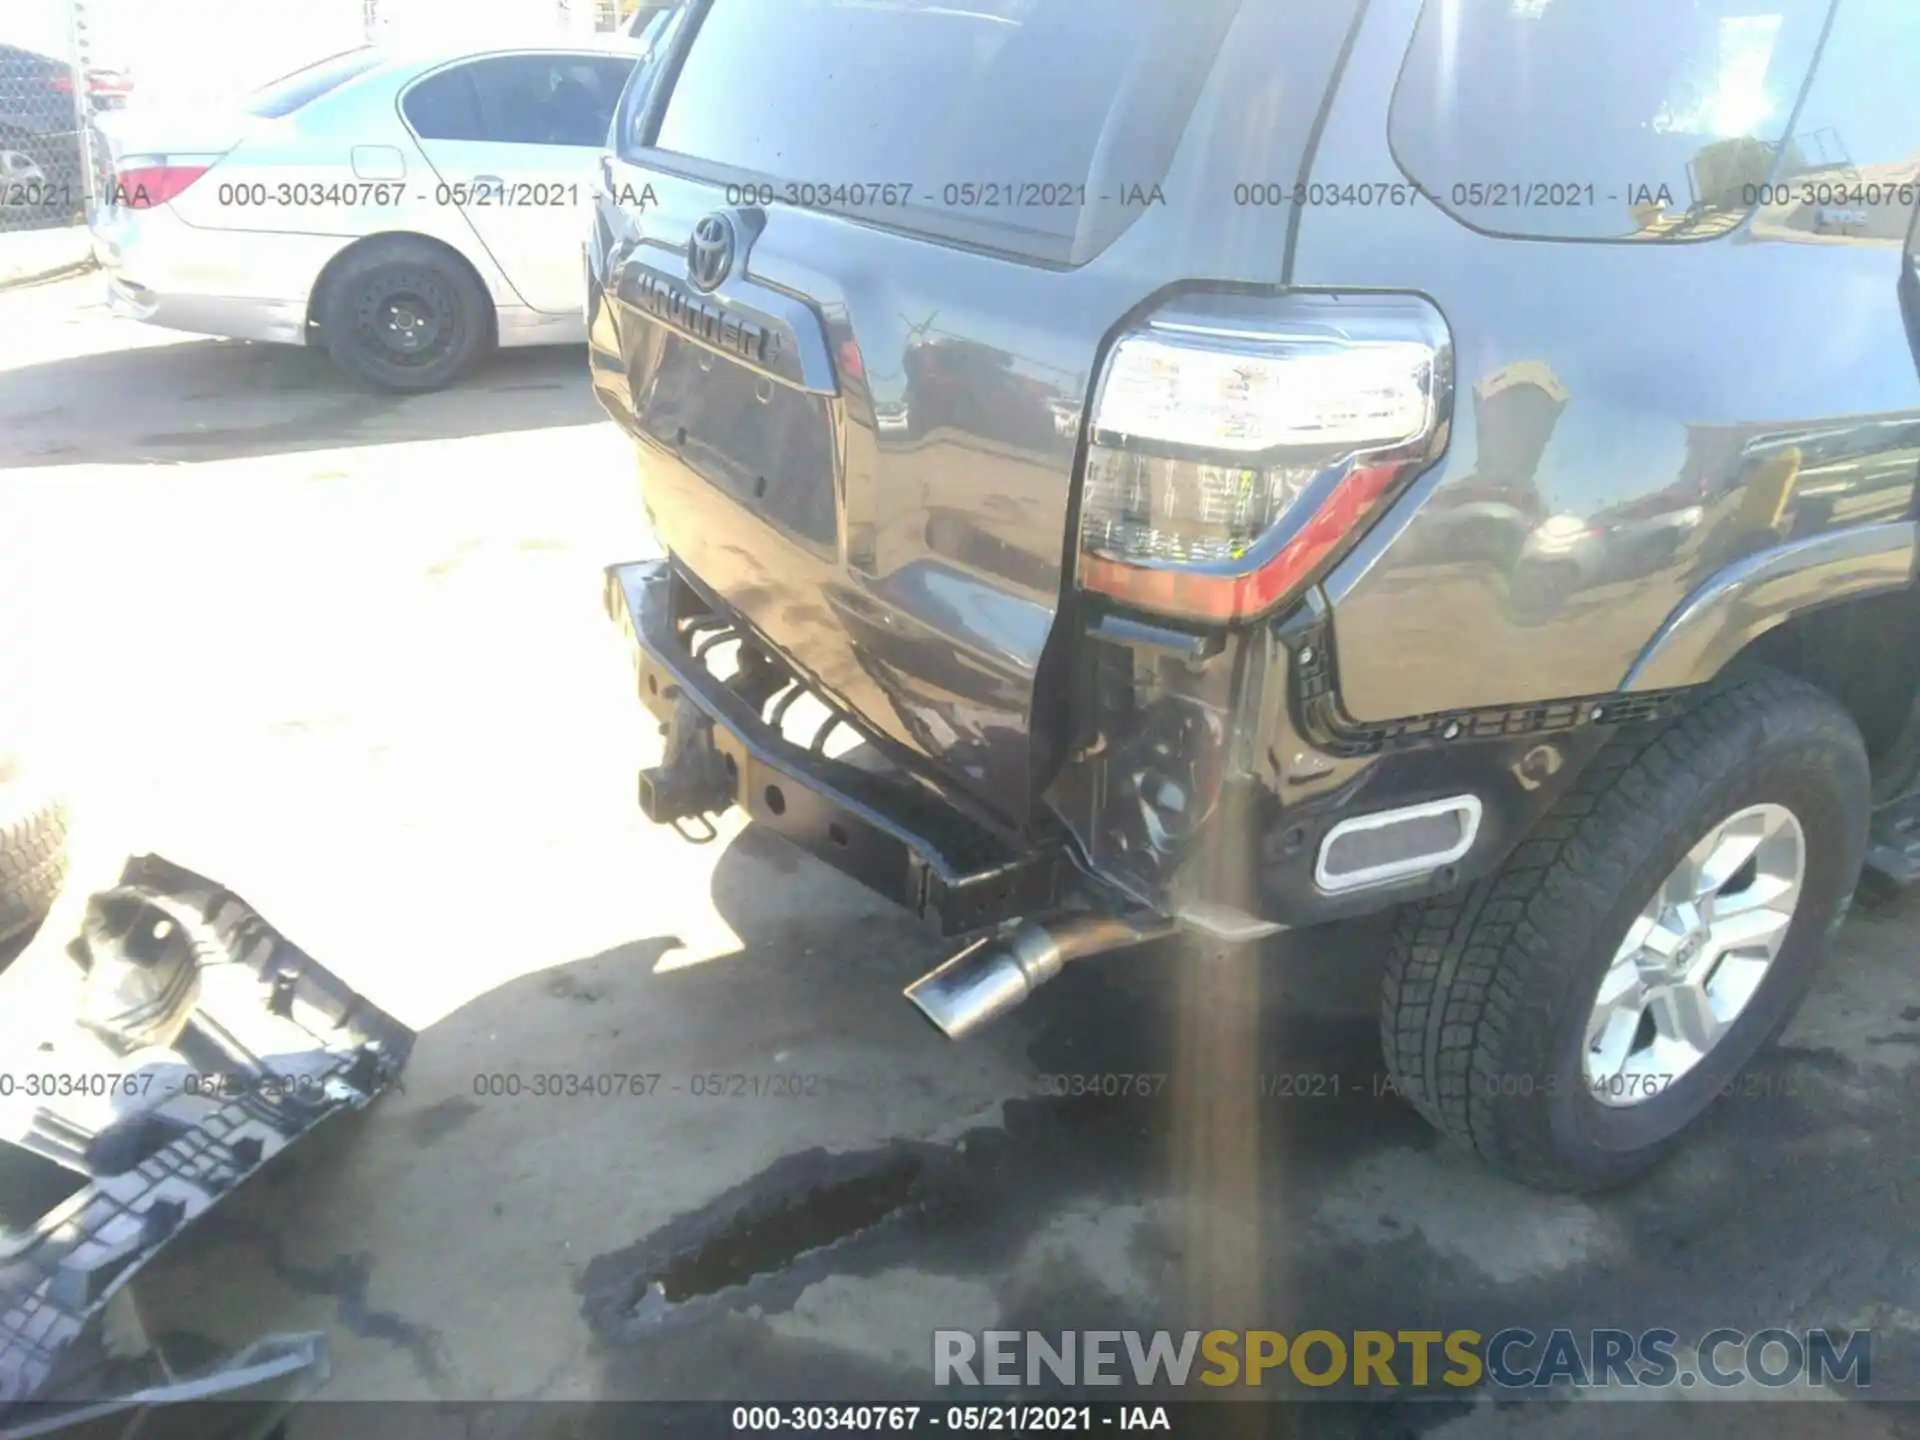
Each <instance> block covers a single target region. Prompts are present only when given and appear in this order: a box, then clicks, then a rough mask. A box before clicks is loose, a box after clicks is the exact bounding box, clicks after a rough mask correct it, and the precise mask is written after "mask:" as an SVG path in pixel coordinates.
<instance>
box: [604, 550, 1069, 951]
mask: <svg viewBox="0 0 1920 1440" xmlns="http://www.w3.org/2000/svg"><path fill="white" fill-rule="evenodd" d="M605 599H606V606H607V613H608V616H609V618H611V619H612V620H613V621H614V623H615V624H616V625H618V626H619V627H620V628H621V630H622V631H623V632H624V633H625V635H626V637H627V640H628V643H629V647H630V651H631V658H632V660H633V665H634V674H635V677H636V679H637V681H638V683H639V691H640V699H641V701H642V702H643V703H644V704H645V705H646V706H647V708H648V709H649V710H651V711H652V712H653V713H654V715H656V716H657V717H658V718H659V719H660V721H661V728H662V733H663V734H664V735H665V736H666V740H667V747H666V753H667V762H666V763H665V764H663V765H662V766H660V767H657V768H656V769H654V770H650V771H647V772H645V773H644V774H643V775H642V777H641V804H642V807H643V808H644V809H645V810H646V811H647V813H648V815H649V816H650V817H651V818H654V819H656V820H660V821H663V822H677V821H680V820H683V819H687V818H691V817H696V816H702V815H705V814H707V813H709V812H716V811H721V810H724V809H726V808H727V807H728V806H729V805H739V806H740V807H741V808H742V809H744V810H745V811H746V812H747V814H748V815H749V816H751V817H752V818H753V820H754V821H756V822H757V823H759V824H761V825H763V826H765V827H766V828H767V829H769V830H772V831H774V832H776V833H777V834H779V835H782V836H784V837H785V838H786V839H788V840H790V841H792V842H793V843H794V844H796V845H798V846H799V847H800V848H801V849H803V850H806V851H807V852H809V853H810V854H812V855H814V856H816V857H817V858H819V859H821V860H824V861H825V862H826V863H827V864H829V865H831V866H833V867H834V868H835V869H837V870H840V871H842V872H843V873H845V874H847V875H850V876H852V877H853V878H854V879H856V880H858V881H860V882H861V883H862V884H863V885H866V886H867V887H868V888H870V889H872V890H875V891H877V892H879V893H880V894H882V895H885V896H886V897H887V898H888V899H890V900H892V901H894V902H895V903H896V904H899V905H902V906H904V907H906V908H907V909H908V910H911V911H912V912H913V913H914V914H916V915H918V916H919V917H920V918H921V920H922V921H924V922H925V923H926V924H928V925H929V926H931V927H932V928H933V929H934V930H936V931H937V932H938V933H939V934H941V935H946V936H957V935H967V934H973V933H975V932H977V931H981V930H985V929H989V928H991V927H993V926H995V925H998V924H1001V923H1003V922H1005V921H1008V920H1015V919H1020V918H1023V917H1026V916H1030V915H1035V914H1041V913H1045V912H1047V911H1050V910H1054V909H1057V908H1059V907H1060V906H1061V905H1062V904H1063V903H1064V902H1066V901H1067V900H1068V898H1069V897H1070V896H1071V894H1072V892H1073V890H1074V887H1075V885H1076V882H1077V881H1078V879H1079V878H1080V872H1079V871H1078V870H1077V868H1076V867H1075V865H1074V863H1073V860H1072V858H1071V856H1070V854H1069V852H1068V850H1067V848H1066V844H1065V841H1064V834H1063V832H1062V833H1057V834H1054V835H1042V836H1041V837H1040V838H1039V839H1038V840H1036V841H1033V842H1030V843H1029V842H1021V841H1017V840H1015V839H1012V838H1011V837H1009V836H1007V835H1005V834H1004V833H1001V832H999V831H997V830H996V829H995V828H994V827H993V826H991V825H990V824H988V823H987V822H985V821H983V820H980V819H976V818H974V817H973V816H972V815H970V813H969V809H968V807H967V806H966V805H965V803H964V802H963V801H961V800H959V799H957V798H956V797H953V796H950V795H946V794H943V793H941V792H939V791H938V790H937V789H936V788H935V784H934V782H933V781H931V780H930V779H928V778H927V777H924V776H916V775H913V774H910V773H908V772H907V771H905V770H904V769H902V768H901V767H899V766H898V765H896V764H894V763H893V762H892V761H891V760H889V759H884V758H881V757H879V756H877V755H874V757H873V758H874V765H873V766H872V767H869V766H868V765H864V764H856V763H852V761H850V760H849V759H832V758H829V757H828V756H827V755H826V754H825V753H824V747H825V745H826V743H827V740H828V737H829V733H830V732H832V731H834V730H836V729H837V728H839V727H843V726H844V727H845V728H846V729H847V730H848V731H851V732H853V733H854V734H861V735H862V738H863V739H865V738H866V737H864V735H863V734H862V732H859V731H858V730H857V727H854V726H853V725H852V723H851V722H850V721H847V720H846V719H845V718H844V717H842V716H838V715H837V714H831V713H830V715H829V720H828V721H827V722H826V723H824V724H822V725H821V726H820V727H819V729H818V732H817V733H816V734H815V736H814V739H813V743H811V744H801V743H797V742H795V741H794V740H793V739H791V738H789V736H788V735H787V734H786V733H785V732H784V731H783V730H782V729H781V725H780V721H781V718H782V716H783V715H785V714H786V713H787V712H788V710H789V709H790V708H791V707H792V705H793V703H794V700H795V699H796V698H797V697H799V696H802V695H807V696H811V697H813V700H814V703H815V704H816V705H820V706H822V707H823V708H824V709H826V710H827V711H829V712H830V708H831V707H829V706H826V704H825V702H824V700H822V699H821V697H819V696H818V694H817V692H815V691H813V690H811V689H810V688H809V687H808V686H807V685H806V684H805V682H804V681H803V680H801V679H800V678H799V677H797V676H795V675H792V674H790V673H788V672H787V671H785V670H784V669H783V668H781V667H780V666H779V664H778V662H777V661H776V660H775V659H774V657H772V656H770V655H768V654H766V653H765V652H764V651H762V650H758V649H755V648H752V646H751V641H750V637H748V636H746V635H745V634H744V633H743V632H742V631H741V630H740V628H739V627H738V626H737V625H736V624H735V623H734V622H733V620H732V619H731V618H730V617H728V616H725V615H723V614H721V613H719V612H717V611H715V610H714V609H712V608H711V607H710V606H708V605H707V603H706V602H705V601H704V600H703V599H702V598H701V597H700V596H699V595H698V594H697V593H695V592H694V590H693V589H692V588H691V587H690V586H689V585H688V584H687V583H686V581H685V580H684V579H683V578H682V577H681V576H679V575H678V574H677V573H676V572H675V571H674V569H673V567H672V565H671V564H670V563H669V562H667V561H641V562H638V563H635V564H631V565H618V566H614V567H611V568H610V569H609V570H608V571H607V583H606V596H605ZM736 640H737V641H740V642H741V646H740V650H741V651H742V652H744V656H745V661H744V662H743V663H741V664H740V665H739V667H738V668H737V669H736V670H735V671H734V673H733V674H731V675H729V676H727V677H725V678H722V677H721V676H720V675H719V674H718V673H716V671H715V669H714V668H713V666H712V665H711V664H710V663H709V662H710V657H713V656H714V655H715V654H716V653H717V652H718V651H720V650H721V649H723V648H725V647H726V646H727V644H728V642H730V641H736ZM869 743H870V742H869Z"/></svg>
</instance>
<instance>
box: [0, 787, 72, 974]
mask: <svg viewBox="0 0 1920 1440" xmlns="http://www.w3.org/2000/svg"><path fill="white" fill-rule="evenodd" d="M66 878H67V805H66V801H65V800H64V799H63V798H62V797H61V796H59V795H55V794H51V793H49V792H48V791H47V790H46V789H45V788H43V787H42V786H40V785H37V784H35V783H34V778H33V777H32V776H30V775H28V774H26V773H25V771H24V770H23V768H22V766H21V765H20V763H19V762H18V761H17V760H14V759H11V758H9V757H7V756H5V755H0V944H5V943H6V942H7V941H9V940H11V939H13V938H14V937H15V936H17V935H19V934H20V933H21V932H23V931H26V930H30V929H32V928H33V927H34V926H35V925H38V924H39V923H40V922H41V921H42V920H43V919H45V918H46V914H47V911H49V910H50V909H52V908H53V902H54V898H55V897H56V896H57V895H59V893H60V886H61V884H62V883H63V882H64V881H65V880H66Z"/></svg>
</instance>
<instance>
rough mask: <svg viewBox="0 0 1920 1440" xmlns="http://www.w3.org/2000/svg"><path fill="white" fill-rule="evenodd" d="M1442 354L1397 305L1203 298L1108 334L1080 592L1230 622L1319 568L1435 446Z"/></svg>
mask: <svg viewBox="0 0 1920 1440" xmlns="http://www.w3.org/2000/svg"><path fill="white" fill-rule="evenodd" d="M1451 403H1452V351H1451V346H1450V343H1449V340H1448V334H1447V327H1446V322H1445V320H1444V319H1442V318H1441V316H1440V313H1439V312H1438V311H1437V310H1435V309H1434V307H1433V306H1432V305H1431V304H1429V303H1428V302H1427V301H1425V300H1423V299H1421V298H1420V297H1418V296H1411V295H1372V294H1370V295H1331V294H1303V295H1292V296H1285V297H1281V298H1278V299H1257V298H1252V297H1228V296H1220V297H1208V298H1206V299H1201V300H1189V301H1185V302H1182V304H1181V305H1180V307H1179V308H1178V309H1177V310H1172V309H1170V310H1166V311H1162V312H1159V313H1158V314H1156V315H1155V316H1153V317H1152V318H1151V319H1150V320H1149V321H1148V322H1147V324H1146V325H1145V326H1143V327H1142V328H1141V329H1139V330H1136V331H1134V332H1132V333H1130V334H1128V335H1125V336H1123V337H1121V339H1120V340H1119V341H1118V342H1117V343H1116V344H1115V345H1114V347H1113V350H1112V352H1111V354H1110V355H1109V357H1108V360H1107V365H1106V369H1105V371H1104V372H1103V374H1102V375H1101V378H1100V384H1099V387H1098V389H1097V390H1096V392H1095V396H1094V407H1093V417H1092V425H1091V443H1090V445H1089V447H1088V451H1087V463H1086V471H1085V474H1084V475H1083V477H1082V486H1081V497H1080V564H1079V582H1080V585H1081V587H1082V588H1083V589H1086V590H1092V591H1097V592H1099V593H1101V594H1104V595H1108V596H1110V597H1112V598H1113V599H1116V600H1119V601H1122V602H1124V603H1126V604H1128V605H1132V606H1137V607H1139V608H1142V609H1146V610H1151V611H1155V612H1158V613H1160V614H1164V615H1171V616H1176V617H1179V618H1184V619H1191V620H1200V621H1205V622H1209V623H1217V624H1231V623H1234V622H1238V621H1242V620H1249V619H1252V618H1255V617H1256V616H1258V615H1260V614H1262V613H1264V612H1266V611H1268V610H1271V609H1272V608H1274V607H1275V606H1276V605H1278V604H1280V603H1281V602H1282V601H1284V600H1286V599H1288V598H1289V597H1291V596H1293V595H1295V594H1297V593H1298V592H1299V591H1300V590H1301V589H1302V588H1303V587H1304V586H1306V585H1307V584H1309V583H1310V582H1311V581H1313V580H1314V579H1316V578H1318V576H1319V575H1320V574H1322V573H1324V571H1325V569H1326V568H1327V566H1328V565H1330V564H1331V563H1332V562H1333V560H1334V559H1336V558H1337V557H1338V556H1339V554H1340V553H1342V552H1343V551H1344V550H1345V549H1346V548H1347V547H1348V546H1349V545H1350V544H1351V543H1352V541H1353V540H1354V539H1356V538H1357V537H1358V536H1359V534H1360V533H1361V531H1362V529H1363V528H1364V527H1365V524H1366V522H1367V521H1368V520H1369V518H1370V517H1372V516H1373V515H1375V514H1376V513H1377V512H1378V511H1379V510H1380V509H1381V508H1382V507H1383V506H1384V505H1385V504H1386V502H1388V501H1389V500H1391V499H1392V498H1393V496H1394V495H1396V494H1397V493H1398V492H1399V490H1400V489H1401V488H1403V487H1404V486H1405V484H1406V483H1407V482H1408V481H1410V480H1411V479H1412V478H1413V477H1414V476H1415V475H1417V474H1419V473H1420V471H1422V470H1424V469H1425V468H1427V466H1428V465H1430V464H1431V463H1432V462H1433V461H1434V460H1435V459H1436V458H1437V457H1438V456H1439V454H1440V453H1441V451H1442V450H1444V449H1445V448H1446V437H1447V427H1448V418H1449V413H1450V410H1451Z"/></svg>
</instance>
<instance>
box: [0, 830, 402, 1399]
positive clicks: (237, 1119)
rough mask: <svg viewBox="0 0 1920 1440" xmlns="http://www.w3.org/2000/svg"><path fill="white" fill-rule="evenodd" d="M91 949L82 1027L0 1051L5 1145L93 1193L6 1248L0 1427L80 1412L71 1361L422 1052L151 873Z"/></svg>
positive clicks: (200, 887)
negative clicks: (120, 1304)
mask: <svg viewBox="0 0 1920 1440" xmlns="http://www.w3.org/2000/svg"><path fill="white" fill-rule="evenodd" d="M82 929H83V933H82V935H81V937H80V938H79V939H78V940H76V941H75V942H74V944H73V945H72V946H70V947H69V950H70V953H71V954H72V956H73V958H74V960H75V961H76V962H78V965H79V967H80V970H81V972H83V973H81V974H80V975H79V977H78V978H77V979H76V980H75V982H74V983H75V989H76V991H77V994H78V998H77V1000H76V1001H75V1002H74V1004H73V1008H72V1009H71V1010H69V1011H64V1012H61V1013H57V1014H49V1015H48V1016H47V1017H46V1019H45V1020H44V1022H43V1023H41V1024H40V1025H39V1027H38V1029H39V1031H41V1032H44V1033H43V1034H40V1035H39V1036H38V1038H37V1040H35V1039H32V1038H29V1039H27V1040H26V1041H24V1042H15V1043H14V1044H13V1045H10V1046H9V1047H8V1049H7V1050H6V1051H0V1140H5V1141H6V1142H8V1143H9V1144H12V1145H14V1146H18V1147H20V1148H21V1149H24V1150H27V1151H30V1152H32V1153H33V1154H35V1155H37V1156H39V1157H41V1159H42V1160H46V1161H52V1162H53V1163H55V1164H57V1165H60V1166H62V1167H64V1168H66V1169H67V1170H69V1171H71V1172H74V1173H75V1174H76V1175H77V1176H79V1177H81V1179H80V1184H79V1188H78V1189H77V1190H76V1191H75V1193H73V1194H71V1195H70V1196H69V1197H68V1198H67V1199H65V1200H64V1201H62V1202H61V1203H60V1204H58V1205H57V1206H55V1207H54V1208H53V1209H52V1210H50V1211H48V1212H47V1213H46V1214H45V1215H43V1216H41V1217H40V1218H39V1219H38V1220H37V1221H34V1222H32V1223H30V1224H27V1225H25V1226H23V1227H20V1228H17V1229H12V1230H0V1426H4V1425H5V1424H6V1422H7V1421H8V1419H9V1418H11V1417H10V1416H9V1413H8V1412H9V1409H10V1408H12V1407H15V1406H18V1405H20V1404H21V1402H26V1401H31V1400H35V1399H52V1398H55V1397H56V1396H59V1397H60V1398H69V1397H67V1396H65V1395H64V1394H62V1391H63V1389H64V1388H65V1387H64V1383H63V1382H64V1381H65V1380H66V1379H67V1377H66V1376H65V1375H63V1372H62V1361H63V1359H64V1358H66V1357H67V1356H68V1352H69V1350H70V1349H71V1348H72V1347H73V1346H74V1342H75V1341H76V1340H77V1339H78V1338H79V1337H80V1336H81V1335H82V1334H83V1333H84V1332H86V1331H87V1329H88V1327H89V1326H90V1325H92V1324H93V1322H94V1321H95V1319H96V1318H97V1317H98V1316H99V1314H100V1311H101V1310H102V1308H103V1307H104V1306H105V1305H106V1303H107V1301H108V1299H109V1298H110V1297H112V1296H113V1295H114V1294H115V1293H116V1292H117V1291H119V1290H120V1289H121V1288H122V1287H123V1286H125V1285H126V1284H127V1282H128V1281H130V1280H131V1279H132V1278H133V1277H134V1276H135V1275H136V1274H137V1273H138V1272H139V1271H140V1270H141V1269H142V1267H144V1266H145V1265H146V1264H147V1263H148V1262H149V1261H151V1260H152V1259H153V1258H154V1257H155V1256H156V1255H157V1254H159V1253H160V1251H161V1250H162V1249H163V1248H165V1246H166V1245H167V1244H168V1243H169V1242H170V1241H171V1240H173V1239H174V1238H175V1237H176V1236H178V1235H180V1234H181V1233H183V1232H184V1231H185V1229H186V1228H187V1227H188V1226H189V1225H190V1224H192V1222H193V1221H194V1220H196V1219H198V1218H199V1217H200V1216H201V1215H203V1214H204V1213H206V1211H207V1210H208V1209H210V1208H211V1207H212V1206H213V1205H214V1204H216V1203H217V1202H218V1201H219V1200H220V1199H221V1198H223V1197H224V1196H225V1195H227V1194H229V1193H230V1192H232V1191H233V1189H234V1188H235V1187H237V1186H238V1185H239V1184H240V1183H241V1182H242V1181H244V1180H246V1179H247V1178H248V1177H249V1176H251V1175H253V1174H254V1173H255V1172H256V1171H258V1170H259V1169H260V1167H261V1166H263V1165H265V1164H266V1163H267V1161H269V1160H271V1159H272V1158H273V1157H274V1156H275V1155H277V1154H278V1153H279V1152H280V1151H281V1150H283V1149H285V1148H286V1146H287V1145H289V1144H291V1143H292V1142H293V1141H295V1140H297V1139H299V1138H300V1137H301V1136H302V1135H305V1134H306V1133H307V1132H308V1131H310V1130H312V1129H313V1128H314V1127H315V1126H316V1125H318V1124H319V1123H320V1122H321V1121H322V1120H325V1119H327V1118H328V1117H329V1116H331V1115H334V1114H337V1113H339V1112H340V1111H342V1110H357V1109H360V1108H362V1107H364V1106H365V1105H367V1104H368V1103H369V1102H370V1101H371V1100H372V1099H373V1098H374V1097H375V1096H376V1095H378V1094H379V1093H380V1092H381V1091H383V1090H385V1089H386V1088H387V1087H388V1086H389V1085H390V1084H392V1083H393V1082H394V1080H395V1078H396V1077H397V1076H398V1075H399V1072H400V1070H401V1067H402V1066H403V1065H404V1064H405V1063H406V1060H407V1057H408V1054H409V1053H410V1051H411V1050H412V1048H413V1041H414V1035H413V1032H412V1031H411V1030H409V1029H407V1028H406V1027H405V1026H403V1025H401V1024H400V1023H399V1022H398V1021H396V1020H394V1019H393V1018H392V1017H391V1016H389V1015H387V1014H385V1013H384V1012H382V1011H381V1010H379V1009H377V1008H375V1007H374V1006H373V1005H371V1004H370V1003H368V1002H367V1001H366V1000H365V999H364V998H363V997H361V996H360V995H358V994H357V993H355V992H354V991H353V990H351V989H349V988H348V987H347V986H346V985H345V984H344V983H343V982H342V981H341V980H340V979H339V978H338V977H336V976H335V975H333V974H332V973H331V972H330V971H328V970H327V969H326V968H325V967H323V966H322V965H320V964H319V963H318V962H316V961H315V960H314V959H313V958H312V957H311V956H309V955H307V954H306V953H305V952H303V951H302V950H300V949H299V948H298V947H297V946H295V945H293V944H292V943H291V942H290V941H288V940H287V939H286V938H285V937H284V936H282V935H281V934H280V933H279V932H278V931H277V930H275V929H274V928H273V927H272V926H271V925H269V924H268V923H267V922H266V921H265V920H264V919H262V918H261V916H260V915H259V914H258V913H257V912H256V911H255V910H254V909H253V907H252V906H250V905H248V904H247V903H246V902H245V901H244V900H241V899H240V898H239V897H238V896H236V895H234V894H233V893H232V892H231V891H228V890H227V889H225V888H224V887H223V886H221V885H219V884H217V883H216V882H214V881H211V880H208V879H205V878H204V877H202V876H199V875H196V874H194V873H192V872H191V871H189V870H184V869H182V868H181V867H179V866H177V865H173V864H171V863H169V862H168V861H165V860H162V859H160V858H158V857H156V856H141V857H138V858H136V859H134V860H131V861H129V862H128V864H127V865H126V867H125V869H124V871H123V872H122V875H121V878H120V883H119V885H117V886H116V887H114V888H113V889H111V890H107V891H103V892H100V893H98V894H96V895H93V896H91V897H89V899H88V901H87V906H86V917H85V922H84V924H83V927H82Z"/></svg>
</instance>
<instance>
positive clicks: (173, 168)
mask: <svg viewBox="0 0 1920 1440" xmlns="http://www.w3.org/2000/svg"><path fill="white" fill-rule="evenodd" d="M211 168H212V167H211V166H208V165H131V166H128V167H126V168H124V169H122V170H119V171H118V172H116V173H115V175H114V177H113V197H112V198H113V203H114V204H116V205H120V206H124V207H125V208H126V209H128V210H151V209H153V208H154V207H155V206H157V205H164V204H166V203H167V202H168V201H169V200H171V199H173V197H174V196H176V195H178V194H179V193H180V192H181V191H182V190H184V189H186V188H187V187H188V186H189V185H191V184H193V182H194V181H196V180H198V179H199V178H200V177H201V176H202V175H204V174H206V173H207V171H208V170H209V169H211Z"/></svg>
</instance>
